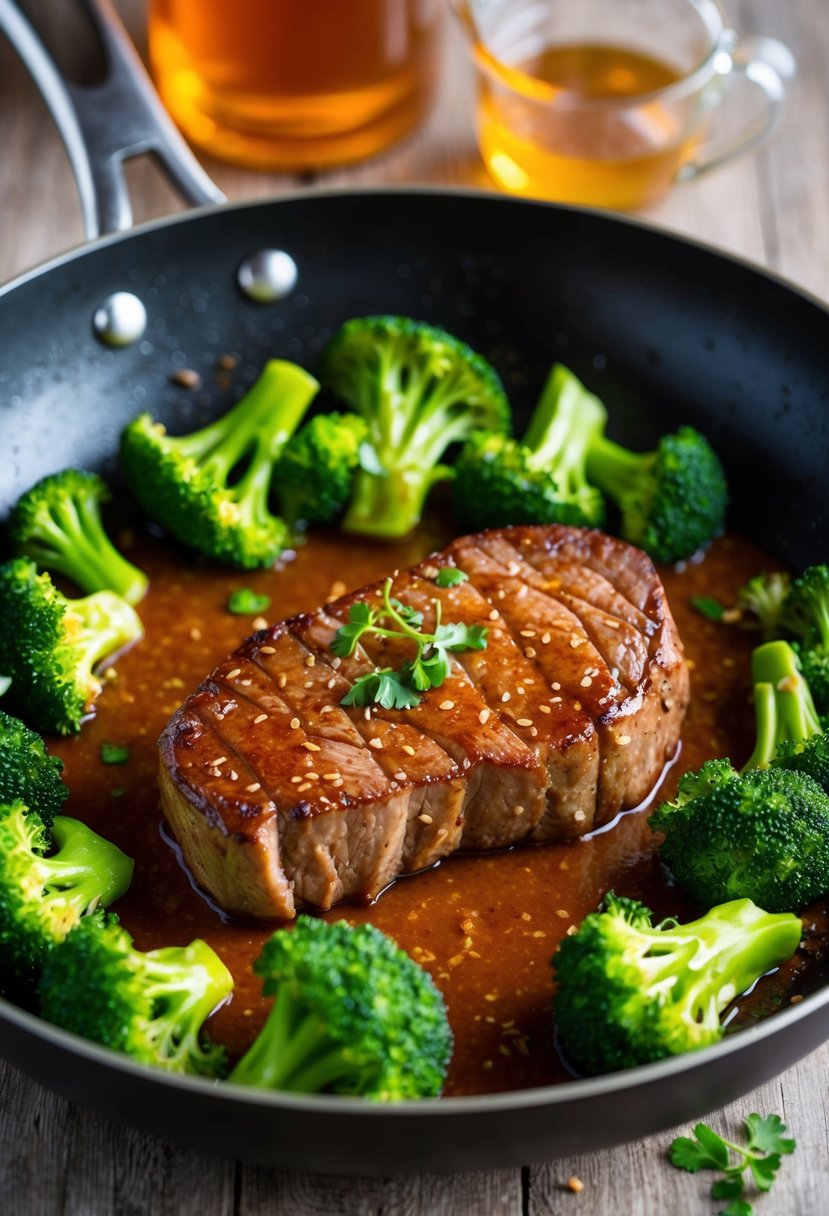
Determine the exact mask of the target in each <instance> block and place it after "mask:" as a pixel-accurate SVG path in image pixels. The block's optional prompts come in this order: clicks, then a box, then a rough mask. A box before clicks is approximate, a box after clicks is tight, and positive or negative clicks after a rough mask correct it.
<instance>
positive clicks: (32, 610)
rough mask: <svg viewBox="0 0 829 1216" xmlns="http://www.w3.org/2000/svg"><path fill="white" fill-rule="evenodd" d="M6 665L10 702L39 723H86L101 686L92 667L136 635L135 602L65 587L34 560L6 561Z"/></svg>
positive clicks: (1, 605)
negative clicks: (65, 591) (77, 595)
mask: <svg viewBox="0 0 829 1216" xmlns="http://www.w3.org/2000/svg"><path fill="white" fill-rule="evenodd" d="M0 619H2V620H3V631H2V634H0V671H2V672H4V673H5V674H7V675H8V676H10V677H11V685H10V686H9V690H8V692H7V693H6V700H7V701H8V704H9V708H11V709H13V710H14V711H16V712H17V713H19V714H20V715H21V717H22V718H24V719H25V720H26V721H27V722H29V723H31V725H32V726H34V727H36V728H37V729H38V730H42V731H46V732H47V733H48V732H58V733H59V734H63V735H68V734H73V733H74V732H76V731H78V730H80V728H81V722H82V720H83V718H84V716H85V715H86V714H87V713H89V712H90V710H91V709H92V706H93V704H94V702H95V700H96V698H97V696H98V694H99V693H100V691H101V682H100V680H99V679H98V678H97V676H96V675H95V674H94V668H95V667H96V665H97V664H98V663H100V662H101V661H102V660H103V659H106V658H109V657H110V656H112V655H114V654H116V653H117V652H118V651H120V650H123V649H124V648H125V647H126V646H129V645H131V644H132V643H133V642H136V641H138V640H139V639H140V638H141V637H143V635H144V629H143V626H142V624H141V621H140V619H139V618H138V615H137V614H136V612H135V609H134V608H132V607H130V605H129V604H128V603H127V602H126V601H125V600H122V599H121V597H120V596H118V595H115V594H114V593H113V592H111V591H98V592H96V593H95V594H94V595H88V596H86V597H85V598H84V599H80V600H70V599H67V598H66V596H64V595H62V594H61V592H60V591H58V589H57V588H56V587H55V585H54V584H53V583H52V580H51V579H50V578H49V575H48V574H45V573H44V574H38V573H37V567H36V566H35V564H34V562H32V561H30V560H29V559H28V558H25V557H17V558H13V559H12V560H11V561H8V562H5V563H4V564H3V565H0Z"/></svg>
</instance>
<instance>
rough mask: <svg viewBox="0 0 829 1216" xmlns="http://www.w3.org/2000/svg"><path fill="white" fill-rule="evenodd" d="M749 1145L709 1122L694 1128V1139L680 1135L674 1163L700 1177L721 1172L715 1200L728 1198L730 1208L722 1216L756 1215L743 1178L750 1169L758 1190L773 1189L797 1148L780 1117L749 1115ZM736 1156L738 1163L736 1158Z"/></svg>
mask: <svg viewBox="0 0 829 1216" xmlns="http://www.w3.org/2000/svg"><path fill="white" fill-rule="evenodd" d="M745 1129H746V1135H747V1138H748V1143H747V1145H746V1146H745V1148H743V1147H742V1146H741V1145H739V1144H734V1143H733V1142H732V1141H731V1140H724V1139H723V1137H722V1136H718V1135H717V1133H716V1132H715V1131H712V1130H711V1128H710V1127H708V1125H707V1124H705V1123H698V1124H697V1125H696V1127H695V1128H694V1136H693V1139H692V1138H691V1137H690V1136H677V1138H676V1140H674V1141H673V1143H672V1144H671V1149H670V1156H671V1163H672V1164H673V1165H675V1166H676V1167H677V1169H681V1170H687V1171H688V1172H689V1173H690V1174H696V1173H697V1172H698V1171H699V1170H719V1171H721V1173H722V1175H723V1176H722V1178H718V1179H717V1181H716V1182H715V1183H714V1184H713V1185H712V1187H711V1198H712V1199H727V1200H728V1201H729V1203H728V1206H727V1207H726V1208H724V1209H722V1211H721V1213H720V1216H752V1214H753V1211H754V1209H753V1207H752V1205H751V1204H750V1203H748V1202H747V1201H746V1199H745V1198H744V1197H743V1196H744V1190H745V1180H744V1178H743V1175H744V1173H745V1171H746V1170H749V1171H750V1173H751V1176H752V1178H753V1180H754V1185H755V1187H756V1188H757V1190H758V1191H761V1192H764V1191H768V1190H771V1187H772V1184H773V1183H774V1180H775V1178H776V1176H777V1171H778V1170H779V1169H780V1158H781V1157H783V1156H786V1155H787V1154H788V1153H793V1152H794V1149H795V1142H794V1140H790V1139H788V1138H787V1137H786V1134H785V1133H786V1130H787V1129H786V1125H785V1123H784V1122H783V1120H782V1119H781V1118H780V1116H779V1115H766V1117H765V1118H763V1117H762V1116H761V1115H749V1116H748V1117H747V1118H746V1119H745ZM732 1154H734V1155H735V1156H736V1160H734V1159H733V1158H732Z"/></svg>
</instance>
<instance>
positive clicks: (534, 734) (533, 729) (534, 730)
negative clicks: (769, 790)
mask: <svg viewBox="0 0 829 1216" xmlns="http://www.w3.org/2000/svg"><path fill="white" fill-rule="evenodd" d="M530 734H531V735H532V737H533V739H537V738H538V727H537V726H531V727H530Z"/></svg>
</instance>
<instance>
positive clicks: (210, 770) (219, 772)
mask: <svg viewBox="0 0 829 1216" xmlns="http://www.w3.org/2000/svg"><path fill="white" fill-rule="evenodd" d="M207 771H208V773H210V776H211V777H221V775H222V770H221V769H220V768H208V770H207Z"/></svg>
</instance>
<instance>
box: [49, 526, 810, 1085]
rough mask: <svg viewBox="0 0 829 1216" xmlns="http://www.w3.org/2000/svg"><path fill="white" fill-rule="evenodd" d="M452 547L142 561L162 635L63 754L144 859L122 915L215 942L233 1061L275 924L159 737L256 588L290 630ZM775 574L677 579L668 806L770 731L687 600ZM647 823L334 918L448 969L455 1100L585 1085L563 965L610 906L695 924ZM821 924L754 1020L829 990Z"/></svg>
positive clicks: (315, 544) (260, 1008)
mask: <svg viewBox="0 0 829 1216" xmlns="http://www.w3.org/2000/svg"><path fill="white" fill-rule="evenodd" d="M447 536H448V533H447V532H446V530H445V529H442V528H440V527H439V526H426V527H424V528H423V529H422V530H421V531H420V532H419V533H418V534H417V535H416V536H415V537H413V538H411V539H409V540H408V541H406V542H404V543H401V544H398V545H394V546H378V545H374V544H370V543H362V542H359V541H355V540H350V539H346V538H344V537H342V536H339V535H336V534H330V535H327V534H315V535H313V537H312V538H311V540H310V541H309V542H308V543H307V545H305V546H303V547H301V548H300V549H299V550H298V552H297V554H296V558H295V559H294V560H293V561H288V562H286V563H284V565H283V566H282V567H281V568H280V569H277V570H270V571H263V572H257V573H255V574H246V573H239V572H227V571H217V570H215V569H213V568H210V567H208V566H202V565H200V564H199V563H198V561H197V560H196V559H193V558H192V557H191V556H189V555H183V554H182V553H181V552H179V551H175V550H173V549H172V548H171V547H169V546H168V545H166V544H165V543H162V542H161V541H159V540H157V539H154V538H153V537H149V536H147V537H140V538H138V539H136V540H135V541H134V543H132V544H131V545H130V547H129V550H128V552H129V556H130V558H131V560H133V561H135V562H136V563H137V564H138V565H140V566H142V567H143V568H144V569H146V570H147V572H148V573H149V575H150V578H151V588H150V592H149V594H148V596H147V598H146V599H145V600H144V602H143V603H142V604H141V605H140V606H139V611H140V614H141V616H142V619H143V621H144V624H145V627H146V638H145V640H144V642H143V643H142V644H141V645H139V646H136V647H135V648H134V649H133V650H132V651H130V652H129V653H128V654H126V655H124V656H123V657H122V658H121V659H120V660H119V661H118V663H117V665H116V669H115V670H116V676H115V678H114V679H112V681H111V682H110V683H108V684H107V686H106V687H105V690H104V692H103V694H102V696H101V698H100V700H99V702H98V710H97V714H96V716H95V717H94V718H93V719H92V720H91V721H90V722H88V723H87V724H86V725H85V726H84V729H83V732H82V733H81V734H80V735H79V736H77V737H76V738H72V739H64V740H60V741H58V742H55V744H54V750H55V751H56V752H58V753H59V754H60V755H61V756H62V757H63V759H64V761H65V765H66V768H65V771H64V778H65V780H66V782H67V784H68V786H69V789H70V797H69V800H68V803H67V806H66V813H67V814H70V815H75V816H77V817H78V818H80V819H83V820H85V821H86V822H88V823H89V824H90V825H91V826H92V827H93V828H94V829H95V830H97V831H99V832H101V833H102V834H103V835H105V836H107V837H108V838H109V839H111V840H113V841H115V842H116V843H117V844H118V845H119V846H120V847H121V848H123V849H124V850H125V851H126V852H127V853H129V854H130V855H131V856H133V857H134V858H135V860H136V868H135V878H134V881H133V885H132V888H131V889H130V891H129V892H128V894H127V895H126V897H125V898H124V899H123V900H121V901H120V903H119V904H118V907H117V911H118V913H119V915H120V916H121V918H122V921H123V923H124V925H125V926H126V927H127V928H128V929H129V931H130V932H131V933H132V934H133V935H134V937H135V942H136V945H137V946H138V947H139V948H141V949H150V948H153V947H156V946H162V945H173V944H184V943H186V942H188V941H190V940H191V939H192V938H194V937H202V938H204V939H205V940H206V941H207V942H209V943H210V945H211V946H213V947H214V948H215V949H216V950H217V951H218V953H219V954H220V955H221V956H222V958H223V959H224V961H225V963H226V964H227V965H228V967H229V968H230V970H231V971H232V973H233V975H234V977H235V980H236V988H235V991H234V994H233V998H232V1000H231V1002H230V1003H229V1004H228V1005H226V1006H225V1007H224V1008H222V1009H221V1010H219V1011H218V1013H217V1014H216V1015H215V1016H214V1017H213V1019H212V1021H211V1024H210V1033H211V1034H212V1035H213V1036H214V1037H215V1038H217V1039H218V1040H220V1041H222V1042H224V1043H226V1044H227V1046H228V1048H229V1049H230V1052H231V1055H232V1056H233V1057H236V1056H237V1055H238V1054H240V1053H241V1052H242V1051H244V1050H245V1049H246V1047H247V1046H248V1045H249V1043H250V1042H251V1041H252V1039H253V1037H254V1036H255V1034H256V1032H257V1031H258V1029H259V1027H260V1026H261V1025H262V1022H263V1020H264V1018H265V1016H266V1013H267V1008H268V1006H267V1003H266V1002H265V1001H264V1000H263V999H262V997H261V995H260V981H259V980H258V979H257V978H256V977H255V976H253V974H252V972H251V963H252V962H253V960H254V959H255V958H256V956H257V954H258V953H259V951H260V949H261V946H262V944H263V942H264V941H265V940H266V938H267V937H268V936H269V935H270V934H271V933H272V932H273V931H274V928H275V926H274V925H273V924H261V923H256V924H242V923H238V922H230V921H228V920H227V919H226V918H223V917H222V916H221V915H219V914H218V912H217V911H216V910H215V909H214V908H213V907H212V906H211V905H210V904H209V903H208V902H207V900H206V899H205V898H204V897H203V896H202V895H201V894H200V893H198V892H197V891H196V890H195V889H194V888H193V886H192V885H191V883H190V881H189V878H188V875H187V874H186V872H185V871H184V869H183V868H182V867H181V865H180V864H179V861H178V856H177V851H176V850H175V848H174V847H173V846H172V844H171V842H170V839H169V835H165V832H164V829H163V827H162V823H161V813H160V809H159V801H158V793H157V789H156V768H157V754H156V740H157V738H158V735H159V733H160V732H161V730H162V728H163V726H164V724H165V723H166V721H167V719H168V718H169V716H170V714H172V713H173V711H174V710H175V709H176V708H177V707H178V705H179V704H180V703H181V701H182V700H184V698H185V697H186V696H187V695H188V694H189V693H190V692H191V691H192V690H193V689H194V688H195V687H196V685H197V684H199V683H200V681H201V680H202V678H203V677H204V676H205V675H206V674H207V673H208V672H209V671H210V669H211V668H212V666H213V665H214V663H215V662H216V661H217V660H219V659H221V658H222V657H224V656H225V655H226V654H228V653H230V651H232V650H233V649H235V647H236V646H237V645H238V644H239V642H240V641H241V640H242V638H243V637H244V636H245V635H246V634H247V633H250V632H252V631H253V629H254V625H253V623H252V619H251V618H246V617H239V616H233V615H231V614H230V613H229V612H228V611H227V609H226V604H227V599H228V595H229V594H230V592H231V591H232V590H234V589H235V588H237V587H243V586H246V587H252V588H253V589H255V590H256V591H257V592H264V593H266V594H268V595H269V596H270V597H271V604H270V608H269V609H268V611H267V613H266V614H265V615H266V617H267V620H268V621H269V622H275V621H278V620H280V619H282V618H284V617H287V616H290V615H291V614H293V613H295V612H298V611H301V610H306V609H311V608H314V607H316V606H318V605H319V604H321V603H322V602H324V601H325V600H326V599H329V598H332V597H333V596H336V595H339V594H342V593H343V591H345V589H346V588H349V589H350V588H355V587H359V586H361V585H362V584H364V583H367V582H369V581H371V580H373V579H375V578H378V577H380V576H382V575H384V574H386V573H388V571H389V570H391V569H394V568H395V567H400V568H403V567H405V566H408V565H410V564H412V563H413V562H414V561H416V560H418V559H419V558H420V557H422V556H424V555H425V554H426V553H427V552H429V551H430V550H431V549H433V548H435V547H437V546H438V545H440V544H442V543H443V542H444V541H445V540H446V539H447ZM774 564H775V563H774V562H773V561H771V560H770V559H768V558H767V557H765V556H764V554H763V553H762V552H761V551H760V550H758V549H756V548H754V547H753V546H752V545H750V544H748V543H746V542H745V541H742V540H740V539H738V538H736V537H733V536H727V537H725V538H723V539H722V540H720V541H718V542H716V543H715V545H714V546H713V547H712V549H711V550H710V551H709V553H708V554H707V555H706V557H705V559H704V560H703V561H701V562H699V563H695V564H690V565H687V566H686V567H685V568H683V569H679V570H672V569H665V570H662V571H661V573H662V577H663V580H664V583H665V586H666V589H667V592H668V598H669V602H670V604H671V607H672V610H673V612H674V615H675V617H676V620H677V624H678V627H679V631H680V635H681V637H682V638H683V640H684V642H685V647H686V653H687V657H688V659H689V662H690V665H691V677H692V701H691V707H690V710H689V713H688V717H687V719H686V722H685V727H684V729H683V733H682V750H681V755H680V757H679V760H678V762H677V763H676V764H675V765H674V766H673V768H672V769H670V770H669V771H667V772H666V774H665V777H664V784H663V785H662V788H661V790H660V796H662V795H666V796H670V794H671V793H672V791H673V790H674V788H675V783H676V779H677V776H678V774H679V773H681V772H684V771H685V770H686V769H687V768H691V767H697V766H698V765H699V764H701V763H702V762H703V761H704V760H705V759H707V758H709V757H712V756H719V755H730V756H731V757H732V758H733V759H734V760H735V761H736V762H738V763H741V762H742V761H743V760H744V759H745V757H746V755H747V754H748V751H749V749H750V746H751V736H752V734H753V714H752V711H751V707H750V687H749V678H748V673H749V654H750V651H751V648H752V646H753V645H754V644H755V642H756V638H755V637H754V636H753V635H751V634H750V633H747V632H741V631H740V630H738V629H727V628H725V627H724V626H721V625H716V624H713V623H711V622H709V621H706V620H705V619H703V618H702V617H701V616H699V615H698V614H697V613H695V612H694V611H693V610H692V609H691V608H690V606H689V603H688V601H689V598H690V597H691V596H692V595H698V594H716V595H717V596H718V597H719V598H721V599H723V600H724V601H726V602H730V601H732V600H733V598H734V597H735V595H736V592H737V590H738V588H739V587H740V586H742V584H743V583H744V582H746V580H747V579H748V578H749V577H751V576H752V575H754V574H756V573H758V572H760V571H762V570H764V569H769V568H773V566H774ZM104 742H111V743H118V744H127V745H129V746H130V748H131V755H130V759H129V762H128V763H127V764H126V765H123V766H107V765H104V764H103V763H102V762H101V759H100V747H101V744H102V743H104ZM646 820H647V812H646V811H642V810H640V811H635V812H631V813H628V814H625V815H623V816H621V817H620V819H619V820H618V821H617V822H616V823H615V824H614V825H613V826H611V827H610V828H609V829H606V830H604V831H602V832H600V833H599V834H597V835H595V836H594V837H592V838H589V839H585V840H582V841H577V842H574V843H569V844H566V845H550V846H536V847H524V848H516V849H513V850H512V851H509V852H502V853H498V854H490V855H486V856H459V857H454V858H451V859H449V860H447V861H444V862H443V863H441V864H440V865H439V866H437V867H436V868H434V869H432V870H430V871H428V872H427V873H423V874H420V875H417V876H411V877H407V878H404V879H400V880H399V881H398V882H396V883H395V884H394V885H393V886H392V887H391V888H390V889H388V890H387V891H386V892H385V893H384V894H383V895H382V896H381V897H380V898H379V899H378V900H377V901H376V902H375V903H374V904H373V905H372V906H370V907H366V908H362V907H350V906H341V907H339V908H337V909H335V910H334V911H332V912H331V913H329V914H328V916H327V918H328V919H336V918H338V917H346V918H347V919H348V920H349V921H351V922H354V923H356V922H359V921H370V922H371V923H372V924H375V925H377V926H378V928H380V929H382V930H384V931H385V932H387V933H389V934H391V935H392V936H393V937H394V938H395V939H396V940H397V942H398V943H399V944H400V945H401V946H402V947H403V948H404V949H405V950H407V951H408V952H409V953H410V954H411V955H412V957H413V958H415V959H416V960H417V961H418V962H419V963H421V964H422V965H423V966H424V967H426V968H427V969H428V970H429V971H430V972H431V973H432V975H433V976H434V978H435V980H436V981H437V983H438V985H439V986H440V988H441V989H442V991H443V992H444V994H445V996H446V999H447V1002H448V1007H449V1013H450V1018H451V1022H452V1026H453V1029H454V1032H455V1044H456V1045H455V1053H454V1058H453V1061H452V1065H451V1070H450V1074H449V1080H448V1084H447V1087H446V1092H447V1093H448V1094H473V1093H492V1092H498V1091H503V1090H512V1089H521V1088H524V1087H528V1086H537V1085H544V1084H549V1083H552V1082H557V1081H565V1080H568V1079H570V1078H569V1074H568V1073H567V1071H566V1069H565V1067H564V1065H563V1063H562V1061H561V1059H560V1058H559V1056H558V1055H557V1053H556V1050H555V1043H554V1036H553V1029H552V1015H551V1002H552V995H553V985H552V973H551V968H550V958H551V956H552V955H553V953H554V951H555V949H556V947H557V945H558V943H559V942H560V941H561V939H562V938H563V936H564V935H565V934H566V933H567V931H568V929H570V928H571V926H576V925H578V924H579V922H580V921H581V920H582V918H583V917H584V916H585V915H586V914H587V913H588V912H590V911H592V910H593V909H594V908H595V907H596V905H597V904H598V902H599V900H600V899H601V897H602V895H603V894H604V893H605V891H607V890H608V889H610V888H613V889H615V890H616V891H618V892H620V893H622V894H625V895H632V896H636V897H639V898H641V899H642V900H644V901H645V902H646V903H647V904H648V905H649V906H650V907H652V908H653V909H654V911H655V912H656V913H657V915H659V916H662V915H668V914H677V915H679V916H680V918H686V917H688V916H691V915H693V914H694V909H693V908H692V907H691V906H690V905H688V904H687V903H686V902H685V901H684V900H683V899H682V898H681V897H680V896H679V895H678V893H677V892H676V891H675V890H672V889H671V887H670V885H669V883H668V881H667V878H666V876H665V874H664V872H663V870H662V868H661V866H660V863H659V861H658V858H657V857H656V852H655V845H656V843H657V840H656V838H655V837H654V836H653V835H652V834H651V832H650V831H649V829H648V827H647V822H646ZM805 919H806V923H807V928H811V930H812V932H811V934H810V935H809V936H808V937H807V939H806V942H805V948H802V949H801V951H800V953H799V954H798V956H797V958H796V959H795V960H794V961H793V962H791V963H789V964H787V965H786V966H785V967H783V968H781V970H780V971H779V972H778V973H777V974H776V975H775V976H771V977H767V978H764V979H763V980H761V981H760V983H759V984H758V985H757V986H756V988H755V990H754V992H753V993H752V994H751V996H750V997H747V998H745V999H743V1000H742V1001H741V1002H740V1008H739V1010H738V1011H737V1015H736V1019H735V1022H736V1024H738V1025H739V1024H741V1023H744V1022H745V1021H747V1020H752V1019H754V1018H756V1017H759V1016H764V1015H765V1014H767V1013H769V1012H772V1011H773V1010H774V1009H775V1008H777V1007H779V1006H780V1005H781V1004H784V1003H788V1002H789V1000H791V998H792V995H794V996H795V999H798V998H799V996H800V994H801V992H802V991H804V990H807V989H808V987H810V986H814V984H815V983H816V982H818V980H819V978H820V976H819V971H820V954H821V951H820V949H819V945H818V943H819V941H820V940H821V939H822V938H823V936H824V935H823V930H824V929H825V927H826V909H825V908H824V906H823V904H822V903H821V904H819V905H816V906H815V908H814V909H810V910H809V915H808V916H807V917H806V918H805Z"/></svg>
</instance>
